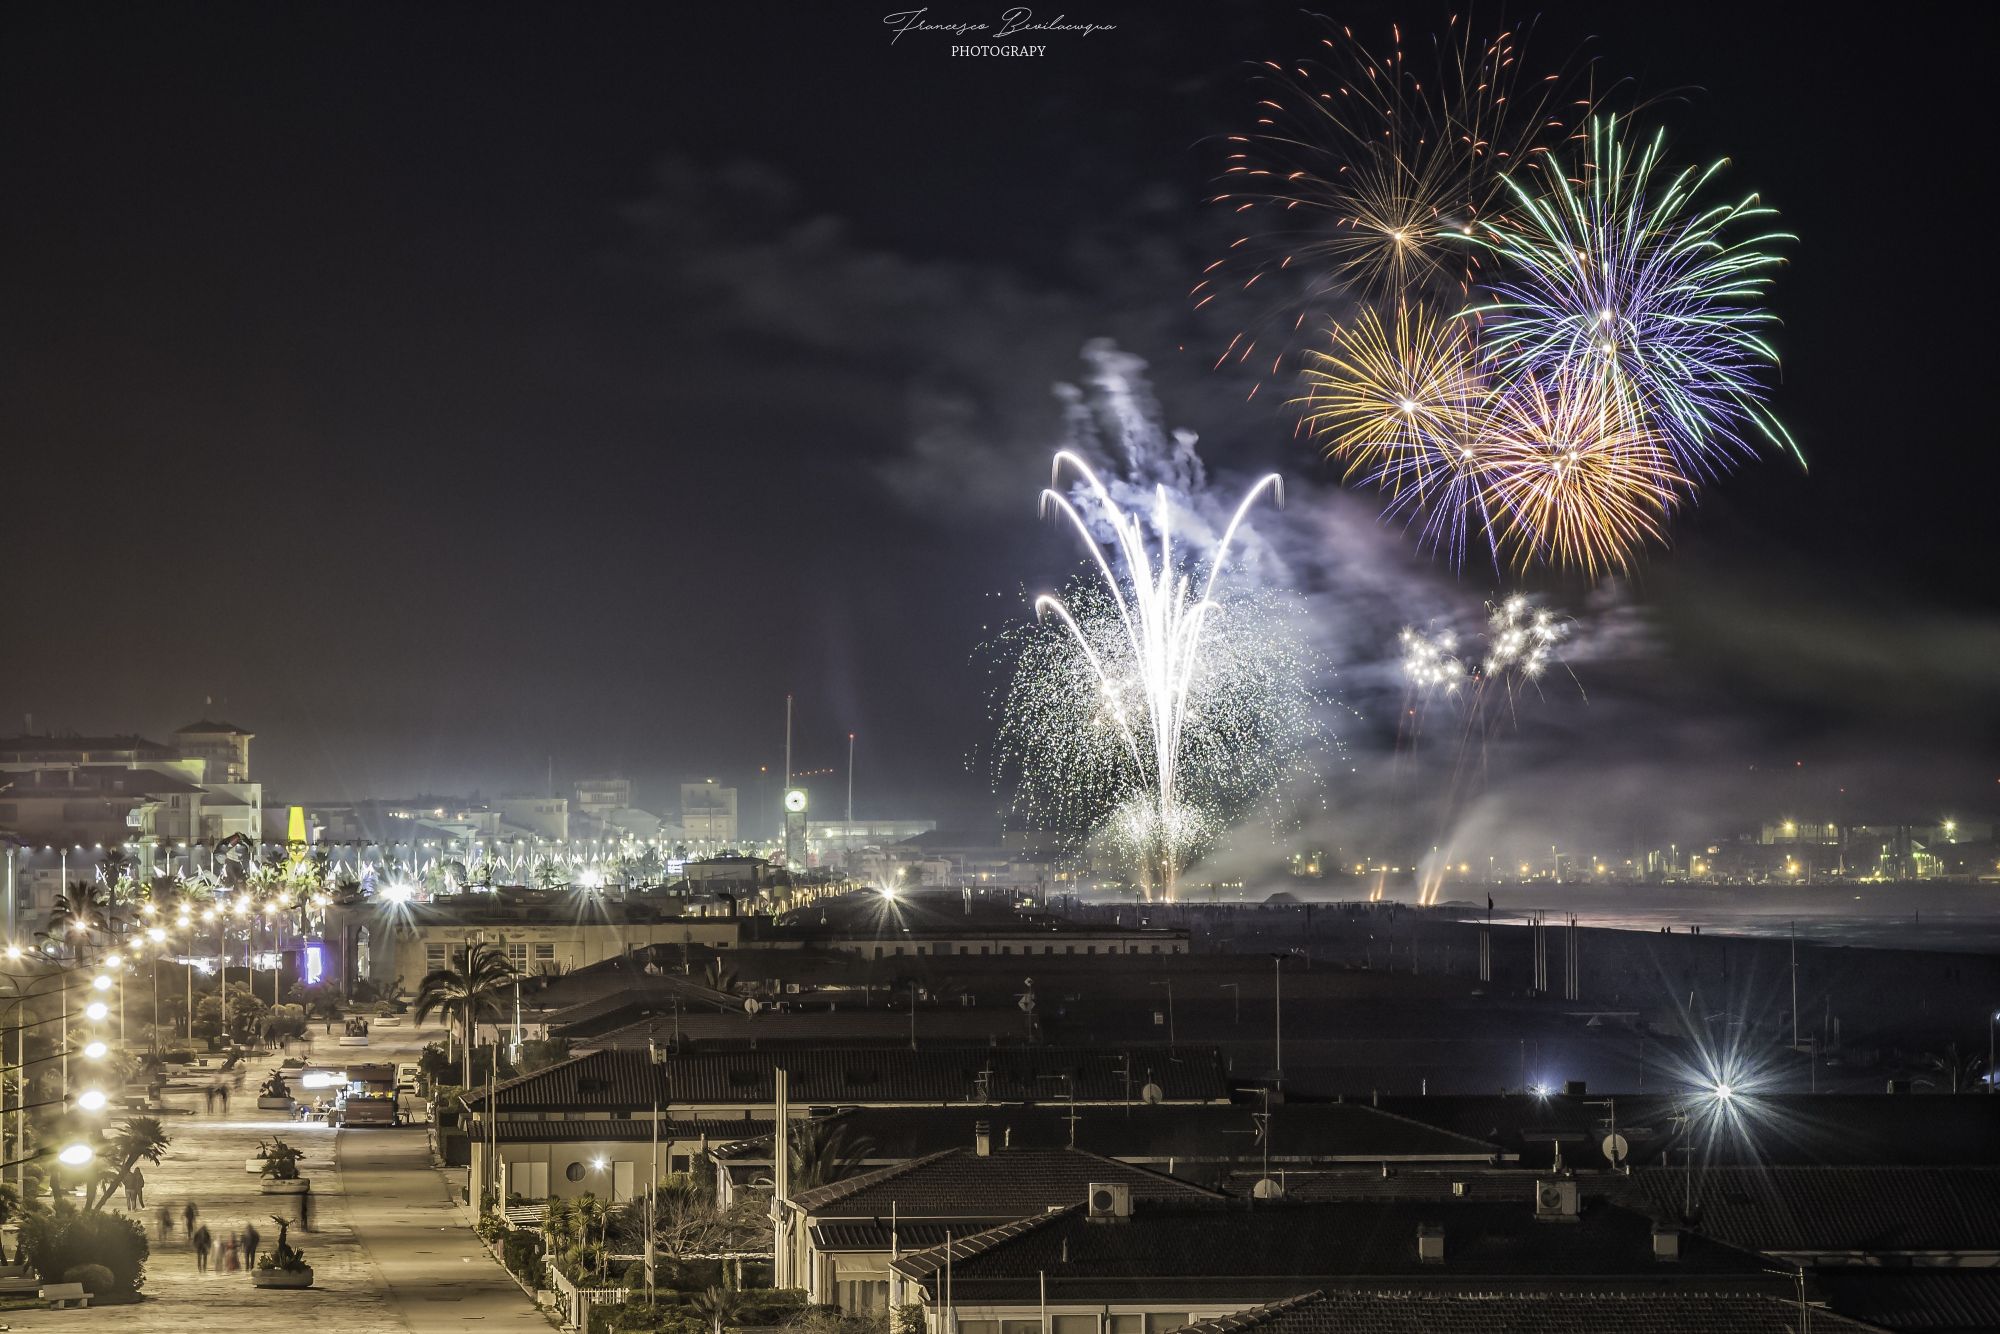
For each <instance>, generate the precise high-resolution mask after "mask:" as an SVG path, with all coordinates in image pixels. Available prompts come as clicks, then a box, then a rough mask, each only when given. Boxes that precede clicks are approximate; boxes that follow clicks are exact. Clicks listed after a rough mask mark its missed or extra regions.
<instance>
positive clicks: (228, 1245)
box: [215, 1237, 243, 1274]
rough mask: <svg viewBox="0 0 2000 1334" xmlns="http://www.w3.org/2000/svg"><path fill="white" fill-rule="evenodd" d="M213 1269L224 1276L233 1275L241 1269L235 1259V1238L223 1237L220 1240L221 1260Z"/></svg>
mask: <svg viewBox="0 0 2000 1334" xmlns="http://www.w3.org/2000/svg"><path fill="white" fill-rule="evenodd" d="M215 1267H216V1268H217V1269H220V1270H221V1271H222V1272H223V1273H225V1274H233V1273H235V1272H236V1271H237V1270H239V1269H241V1268H243V1266H242V1265H241V1264H240V1263H238V1261H237V1259H236V1238H234V1237H224V1238H223V1239H222V1259H221V1261H220V1263H218V1264H217V1265H216V1266H215Z"/></svg>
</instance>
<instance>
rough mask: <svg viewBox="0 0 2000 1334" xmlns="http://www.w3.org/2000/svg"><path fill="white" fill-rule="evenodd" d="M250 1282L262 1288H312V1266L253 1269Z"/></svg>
mask: <svg viewBox="0 0 2000 1334" xmlns="http://www.w3.org/2000/svg"><path fill="white" fill-rule="evenodd" d="M250 1282H251V1283H252V1284H253V1285H255V1286H256V1287H260V1288H310V1287H311V1286H312V1285H313V1271H312V1266H311V1265H307V1266H306V1267H305V1268H304V1269H253V1270H251V1271H250Z"/></svg>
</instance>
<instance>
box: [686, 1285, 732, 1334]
mask: <svg viewBox="0 0 2000 1334" xmlns="http://www.w3.org/2000/svg"><path fill="white" fill-rule="evenodd" d="M738 1300H739V1298H738V1295H737V1294H736V1293H735V1292H732V1291H731V1290H729V1289H728V1288H710V1289H708V1290H707V1291H706V1292H698V1293H696V1294H695V1295H694V1296H693V1297H690V1298H689V1299H688V1307H689V1309H691V1310H692V1311H694V1313H695V1314H697V1315H699V1316H700V1317H701V1318H702V1319H704V1320H706V1321H708V1328H709V1334H722V1322H723V1321H725V1320H727V1319H729V1317H730V1316H731V1315H732V1314H734V1312H735V1310H736V1304H737V1302H738Z"/></svg>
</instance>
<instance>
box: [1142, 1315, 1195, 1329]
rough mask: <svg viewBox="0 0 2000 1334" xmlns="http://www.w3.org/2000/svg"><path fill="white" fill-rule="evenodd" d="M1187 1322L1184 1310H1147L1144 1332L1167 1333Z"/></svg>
mask: <svg viewBox="0 0 2000 1334" xmlns="http://www.w3.org/2000/svg"><path fill="white" fill-rule="evenodd" d="M1187 1322H1188V1318H1187V1312H1186V1311H1171V1312H1169V1311H1148V1312H1147V1313H1146V1334H1168V1331H1170V1330H1176V1329H1179V1328H1180V1327H1181V1326H1182V1325H1185V1324H1186V1323H1187Z"/></svg>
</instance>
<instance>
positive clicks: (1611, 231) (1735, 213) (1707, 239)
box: [1471, 116, 1805, 489]
mask: <svg viewBox="0 0 2000 1334" xmlns="http://www.w3.org/2000/svg"><path fill="white" fill-rule="evenodd" d="M1663 147H1664V138H1663V136H1662V135H1661V134H1657V133H1656V134H1655V135H1654V136H1653V137H1652V139H1650V140H1649V141H1646V142H1645V143H1644V144H1643V145H1642V146H1639V147H1637V148H1636V149H1635V148H1634V147H1633V146H1632V145H1631V144H1630V143H1629V142H1628V141H1627V138H1626V132H1625V128H1624V124H1623V122H1621V121H1620V120H1619V119H1618V118H1617V117H1615V116H1607V117H1600V118H1598V119H1595V120H1593V121H1592V122H1591V125H1590V135H1589V148H1588V154H1587V158H1586V159H1585V160H1584V161H1581V162H1577V163H1574V164H1569V163H1565V162H1563V161H1561V160H1559V159H1555V158H1551V159H1549V160H1547V161H1543V162H1538V163H1537V164H1535V170H1534V171H1533V172H1532V173H1526V172H1524V173H1516V174H1514V175H1512V176H1510V177H1509V178H1508V186H1509V189H1510V191H1511V193H1512V195H1513V197H1514V200H1515V203H1516V204H1517V207H1516V208H1515V209H1514V210H1513V211H1512V212H1511V213H1510V214H1509V215H1508V217H1507V218H1506V219H1504V220H1502V221H1498V222H1492V221H1483V222H1482V223H1481V225H1480V227H1479V229H1478V231H1477V234H1476V241H1477V244H1478V245H1479V246H1480V247H1481V248H1483V249H1485V250H1487V251H1488V252H1489V253H1490V254H1491V255H1492V256H1493V257H1494V258H1495V260H1496V261H1497V263H1496V265H1495V266H1494V269H1493V276H1492V277H1491V278H1490V279H1489V280H1488V281H1487V282H1486V284H1485V288H1486V291H1487V293H1488V295H1489V300H1488V301H1487V302H1486V304H1484V305H1481V306H1479V307H1478V308H1476V309H1475V311H1473V312H1471V313H1473V314H1477V315H1484V316H1486V317H1487V319H1486V328H1485V331H1484V334H1483V346H1484V350H1485V352H1486V354H1487V355H1488V356H1490V357H1491V358H1492V359H1493V360H1494V361H1495V362H1496V363H1497V364H1499V365H1501V366H1504V367H1505V368H1507V371H1508V372H1509V374H1510V376H1512V377H1516V378H1518V377H1520V376H1524V375H1528V374H1534V375H1539V376H1541V377H1543V378H1545V379H1547V378H1551V377H1554V376H1558V375H1564V376H1575V375H1587V376H1588V377H1589V378H1590V379H1592V380H1593V381H1596V382H1598V383H1599V384H1601V385H1603V386H1604V392H1605V396H1606V400H1607V401H1608V402H1609V403H1610V404H1612V405H1613V406H1615V407H1616V409H1617V410H1618V411H1619V413H1620V415H1621V416H1622V417H1623V418H1624V419H1625V426H1626V428H1627V429H1630V430H1636V431H1643V432H1645V433H1647V434H1650V435H1653V436H1655V437H1657V438H1658V439H1659V440H1660V442H1661V443H1662V444H1663V445H1664V446H1665V447H1666V449H1667V450H1668V452H1670V453H1671V454H1672V456H1673V460H1674V466H1675V469H1676V470H1677V472H1678V473H1679V474H1680V477H1681V479H1682V480H1681V482H1680V485H1682V486H1683V487H1686V488H1690V489H1691V488H1692V485H1693V483H1694V482H1696V481H1699V480H1707V479H1710V478H1713V477H1715V476H1718V475H1719V474H1721V473H1723V472H1725V471H1727V470H1728V469H1729V467H1730V466H1731V465H1732V464H1733V463H1734V462H1735V461H1736V460H1737V459H1738V458H1740V457H1744V456H1749V455H1753V454H1755V453H1756V452H1757V443H1756V439H1755V437H1760V436H1761V437H1762V438H1763V439H1764V440H1765V441H1767V442H1769V443H1770V444H1773V445H1776V446H1778V447H1780V448H1782V449H1785V450H1788V451H1790V452H1791V453H1792V454H1793V455H1794V456H1795V457H1797V458H1798V459H1799V461H1800V462H1801V463H1803V462H1804V461H1805V459H1804V456H1803V455H1802V454H1800V453H1799V448H1798V445H1797V443H1796V442H1795V441H1793V439H1792V437H1791V435H1790V434H1789V433H1788V432H1787V431H1786V430H1785V428H1784V426H1783V424H1782V423H1780V422H1779V421H1778V419H1777V418H1776V417H1775V416H1773V415H1772V413H1771V411H1770V409H1769V407H1768V405H1767V399H1768V397H1769V390H1768V388H1767V387H1766V385H1765V383H1764V380H1765V377H1766V374H1767V373H1768V372H1771V371H1774V370H1775V369H1776V367H1777V365H1778V355H1777V353H1776V351H1775V350H1773V348H1772V347H1771V344H1770V343H1769V341H1768V340H1767V339H1766V338H1765V332H1766V330H1768V329H1769V328H1770V327H1771V326H1772V325H1774V324H1776V323H1777V316H1776V315H1774V314H1772V313H1771V311H1769V310H1767V309H1765V308H1764V307H1763V305H1762V304H1761V303H1762V301H1763V300H1764V297H1765V295H1766V293H1767V291H1768V289H1769V286H1770V280H1771V273H1772V270H1774V269H1775V268H1777V267H1778V266H1779V265H1780V264H1782V263H1783V262H1784V261H1783V259H1782V258H1781V257H1780V256H1779V255H1777V254H1775V253H1773V251H1772V250H1771V247H1772V246H1773V245H1774V244H1777V243H1779V242H1784V241H1790V240H1795V239H1796V238H1795V237H1794V236H1792V235H1791V234H1790V233H1788V232H1781V231H1776V230H1772V229H1770V227H1769V223H1770V220H1771V219H1772V218H1774V217H1775V216H1776V213H1775V211H1774V210H1772V209H1770V208H1768V207H1766V206H1764V205H1763V204H1761V203H1760V202H1759V201H1758V197H1757V196H1756V195H1754V194H1753V195H1748V196H1746V197H1744V198H1743V199H1741V200H1739V201H1737V202H1736V203H1733V204H1716V205H1703V204H1702V203H1701V202H1700V197H1701V195H1702V193H1703V191H1704V188H1705V187H1706V186H1707V185H1708V184H1709V183H1710V181H1712V180H1713V179H1714V177H1715V176H1716V175H1717V173H1718V172H1720V171H1721V170H1722V167H1723V166H1724V163H1722V162H1717V163H1714V164H1713V165H1711V166H1709V167H1707V168H1705V169H1700V170H1697V169H1695V168H1692V167H1689V168H1683V169H1680V170H1674V169H1671V168H1669V167H1666V166H1665V165H1664V164H1663V161H1662V156H1663ZM1537 183H1539V187H1540V188H1539V189H1535V188H1531V186H1532V185H1534V184H1537ZM1746 228H1748V229H1750V231H1749V233H1748V234H1744V229H1746Z"/></svg>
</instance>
